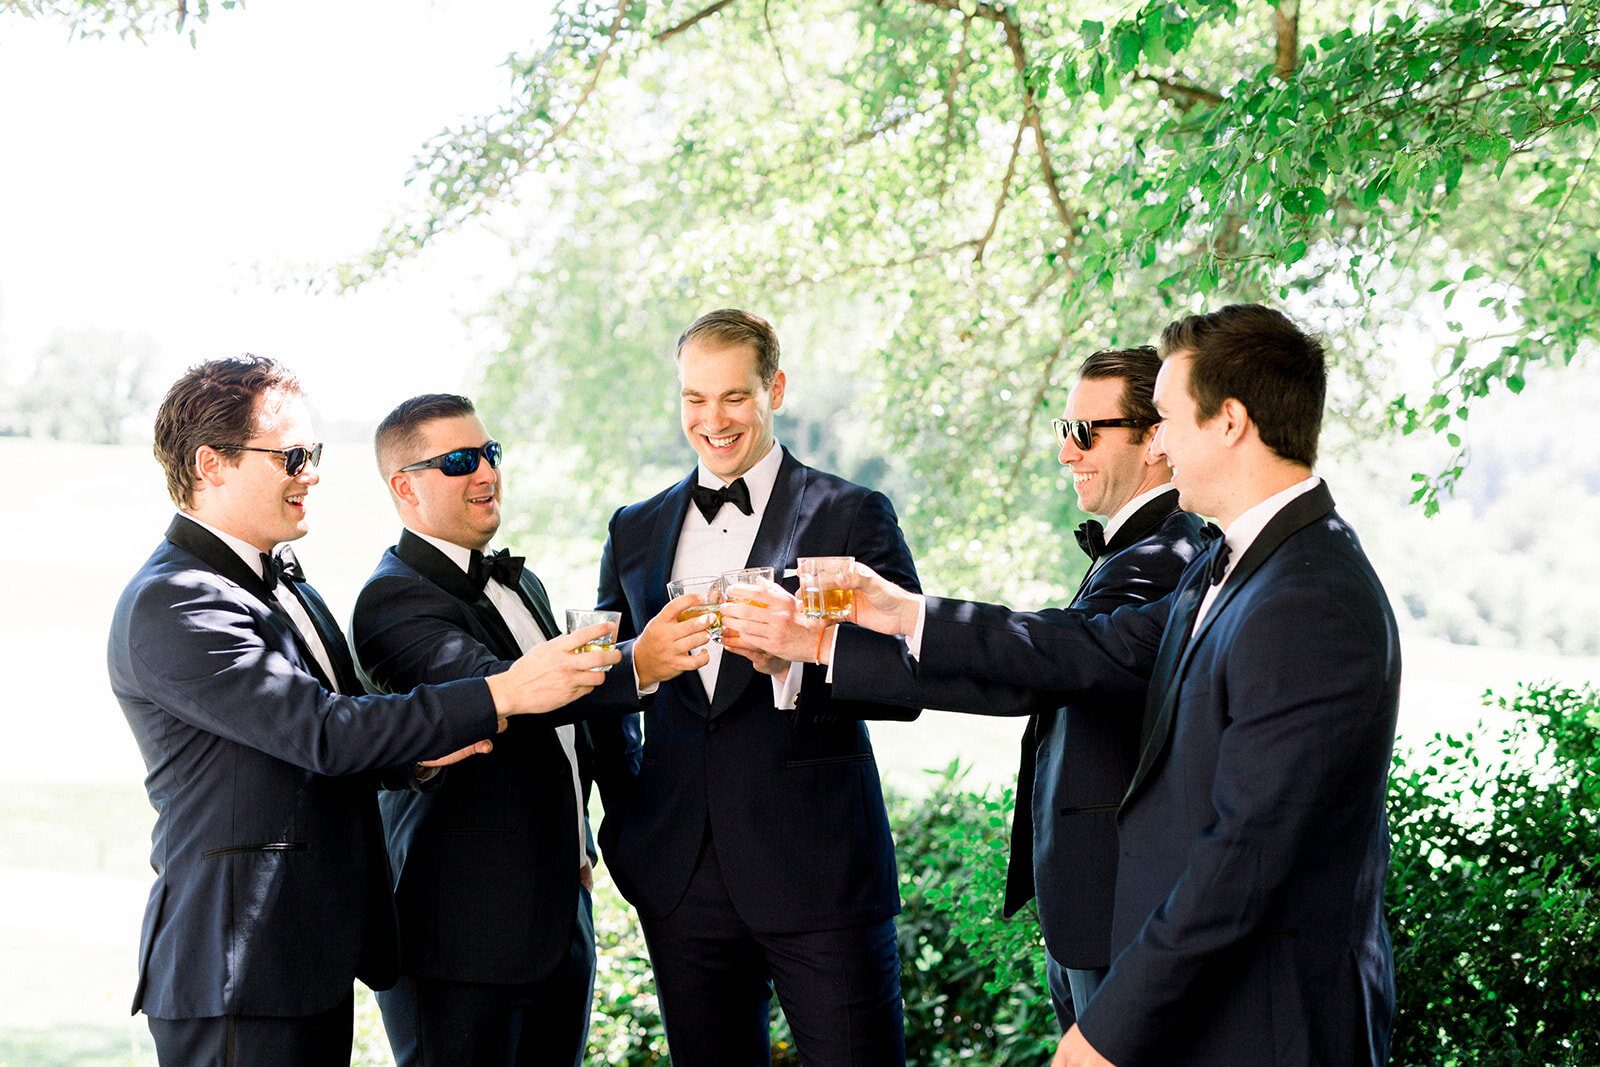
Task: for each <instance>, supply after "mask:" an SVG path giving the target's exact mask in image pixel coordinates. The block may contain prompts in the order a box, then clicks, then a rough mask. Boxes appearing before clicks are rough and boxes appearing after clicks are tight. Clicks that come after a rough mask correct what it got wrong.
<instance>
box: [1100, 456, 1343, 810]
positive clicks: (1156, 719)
mask: <svg viewBox="0 0 1600 1067" xmlns="http://www.w3.org/2000/svg"><path fill="white" fill-rule="evenodd" d="M1332 510H1333V494H1332V493H1330V492H1329V491H1328V485H1327V483H1326V482H1323V483H1321V484H1319V485H1318V486H1317V487H1316V488H1315V489H1312V490H1311V491H1310V492H1308V493H1304V494H1302V495H1301V496H1298V497H1296V498H1295V499H1293V500H1291V501H1289V503H1288V504H1287V505H1285V506H1284V508H1283V510H1281V511H1279V512H1278V513H1277V514H1276V515H1274V516H1273V517H1272V519H1271V520H1270V521H1269V522H1268V523H1267V525H1266V526H1265V527H1263V528H1262V530H1261V533H1260V534H1258V535H1257V536H1256V539H1255V540H1254V541H1252V542H1251V543H1250V547H1249V548H1247V549H1246V550H1245V553H1244V555H1243V556H1241V557H1240V558H1239V563H1238V565H1237V566H1235V567H1234V569H1233V573H1232V574H1230V575H1228V579H1227V581H1225V582H1224V583H1223V585H1222V589H1221V591H1220V592H1218V594H1217V599H1216V600H1214V601H1212V602H1211V608H1210V610H1208V611H1207V612H1206V617H1205V618H1204V619H1202V620H1201V621H1200V625H1199V627H1195V625H1194V617H1195V614H1196V613H1197V612H1198V611H1199V610H1200V602H1201V600H1203V599H1204V598H1205V592H1206V582H1205V579H1204V578H1203V577H1202V575H1204V573H1205V567H1204V566H1200V567H1198V573H1197V574H1196V575H1195V576H1194V580H1193V581H1191V582H1189V583H1188V584H1186V585H1185V586H1184V587H1183V593H1182V594H1179V595H1180V597H1181V598H1182V599H1180V601H1178V602H1176V603H1174V605H1173V607H1174V611H1173V614H1172V615H1171V616H1170V617H1169V618H1168V620H1167V627H1166V630H1165V631H1163V633H1162V635H1161V648H1160V649H1159V650H1158V651H1157V653H1156V666H1155V670H1154V671H1152V672H1151V675H1150V690H1149V696H1148V698H1147V700H1146V703H1145V718H1144V725H1143V727H1142V728H1141V737H1140V742H1141V747H1140V753H1139V769H1138V770H1137V771H1135V772H1134V775H1133V782H1132V784H1130V785H1129V786H1128V792H1127V794H1126V795H1125V798H1124V799H1126V797H1128V796H1132V795H1133V794H1134V792H1135V791H1136V790H1137V789H1138V788H1139V786H1140V784H1141V783H1142V782H1143V781H1144V779H1145V778H1146V777H1147V776H1148V775H1149V773H1150V770H1151V768H1152V767H1153V766H1154V765H1155V762H1156V759H1157V758H1158V757H1159V756H1160V755H1161V752H1162V750H1163V749H1165V748H1166V745H1167V740H1168V738H1169V737H1170V736H1171V733H1172V720H1173V716H1174V715H1175V714H1176V712H1177V705H1178V690H1179V683H1180V681H1181V680H1182V678H1183V673H1184V671H1185V670H1187V669H1188V666H1189V661H1190V660H1191V659H1192V658H1193V657H1194V650H1195V648H1196V647H1197V646H1198V645H1199V643H1200V639H1201V638H1202V637H1204V636H1205V634H1206V631H1208V630H1209V629H1210V628H1211V624H1212V623H1213V622H1215V621H1216V619H1217V616H1218V615H1219V614H1221V612H1222V609H1223V608H1224V607H1226V606H1227V604H1228V602H1229V601H1231V600H1232V599H1233V598H1234V597H1235V596H1237V595H1238V593H1239V590H1240V589H1241V588H1242V587H1243V586H1244V584H1245V582H1246V581H1248V580H1249V578H1250V576H1251V575H1253V574H1254V573H1255V572H1256V571H1257V570H1259V569H1260V568H1261V565H1262V564H1263V563H1265V562H1266V561H1267V559H1268V558H1269V557H1270V556H1271V555H1272V553H1273V552H1275V551H1277V549H1278V546H1279V545H1281V544H1283V543H1284V542H1285V541H1286V540H1288V539H1289V537H1290V536H1291V535H1292V534H1294V533H1295V532H1296V531H1298V530H1301V529H1304V528H1305V527H1306V526H1309V525H1310V524H1311V523H1313V522H1316V521H1317V520H1318V519H1320V518H1322V517H1323V516H1325V515H1327V514H1328V513H1329V512H1330V511H1332ZM1207 558H1209V556H1208V554H1205V553H1202V554H1201V555H1200V556H1199V557H1198V560H1197V563H1199V562H1200V561H1204V560H1206V559H1207ZM1191 596H1192V598H1193V600H1192V603H1191V602H1188V598H1189V597H1191ZM1180 610H1181V611H1182V614H1181V615H1180V614H1179V612H1180ZM1191 629H1192V630H1194V635H1193V636H1192V637H1191V636H1189V631H1190V630H1191Z"/></svg>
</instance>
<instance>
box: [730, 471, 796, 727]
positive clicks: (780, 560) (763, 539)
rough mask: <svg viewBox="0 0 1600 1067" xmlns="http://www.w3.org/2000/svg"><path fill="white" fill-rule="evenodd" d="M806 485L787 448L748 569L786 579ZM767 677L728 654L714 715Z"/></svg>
mask: <svg viewBox="0 0 1600 1067" xmlns="http://www.w3.org/2000/svg"><path fill="white" fill-rule="evenodd" d="M805 486H806V468H805V466H804V465H803V464H801V463H800V461H799V460H797V459H795V458H794V457H793V456H791V455H790V454H789V450H788V449H787V448H786V449H784V450H783V462H782V463H781V464H780V465H779V467H778V477H777V480H776V481H774V482H773V483H772V495H771V496H770V497H768V498H767V507H766V510H765V511H763V512H762V513H761V525H760V527H758V528H757V530H756V539H755V543H754V544H752V545H751V546H750V555H749V557H748V558H747V559H746V560H745V566H746V567H771V568H772V573H773V577H774V579H775V580H777V581H779V582H781V581H782V580H783V572H784V571H785V570H786V569H788V566H789V561H790V560H791V559H792V558H793V548H794V538H795V532H796V530H798V529H799V526H800V512H801V508H802V504H803V502H804V500H805ZM764 677H765V675H760V674H759V672H757V671H756V668H755V664H753V663H751V662H750V661H749V660H747V659H745V658H744V657H743V656H740V655H736V654H734V653H732V652H727V651H724V652H723V653H722V666H721V667H719V668H718V669H717V692H716V695H715V696H714V697H713V698H712V700H711V714H713V715H720V714H721V713H722V712H724V711H727V710H728V708H729V707H731V706H732V705H733V702H734V701H735V700H737V699H739V696H740V694H742V693H743V692H744V691H745V690H746V689H747V688H749V687H750V685H751V683H752V682H755V681H757V680H759V679H761V678H764Z"/></svg>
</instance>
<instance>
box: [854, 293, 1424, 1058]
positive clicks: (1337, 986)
mask: <svg viewBox="0 0 1600 1067" xmlns="http://www.w3.org/2000/svg"><path fill="white" fill-rule="evenodd" d="M1160 350H1161V353H1162V356H1163V362H1162V366H1161V373H1160V375H1159V376H1158V378H1157V381H1156V390H1155V400H1156V408H1157V410H1158V411H1159V412H1160V414H1161V417H1162V422H1161V429H1160V430H1159V431H1158V434H1157V438H1156V447H1157V449H1158V451H1160V452H1161V453H1162V454H1164V455H1165V456H1166V457H1167V458H1168V460H1169V461H1170V462H1171V464H1172V470H1173V483H1174V484H1175V485H1176V486H1177V487H1178V496H1179V501H1180V503H1181V504H1182V506H1183V507H1185V508H1187V509H1189V510H1191V511H1195V512H1199V513H1202V514H1208V515H1212V516H1214V517H1215V518H1216V519H1217V521H1218V522H1219V523H1220V524H1221V526H1222V529H1223V536H1222V538H1221V539H1220V540H1219V541H1218V542H1217V543H1216V544H1214V545H1213V546H1212V547H1211V549H1209V550H1208V551H1207V553H1206V554H1205V555H1203V556H1201V557H1199V558H1198V559H1196V560H1195V562H1194V563H1193V564H1191V565H1190V567H1189V568H1188V570H1186V571H1185V572H1184V575H1183V577H1182V578H1181V579H1180V580H1179V583H1178V586H1177V588H1176V589H1175V590H1174V591H1173V592H1172V593H1171V594H1169V595H1168V596H1166V597H1163V598H1162V599H1161V600H1158V601H1155V602H1154V603H1151V604H1142V605H1130V606H1127V607H1123V608H1119V609H1118V610H1117V611H1115V612H1113V613H1111V614H1110V615H1086V614H1083V613H1080V612H1074V611H1057V612H1049V611H1046V612H1040V613H1036V614H1030V613H1015V612H1011V611H1009V610H1008V609H1006V608H1002V607H999V606H997V605H989V604H972V603H967V602H962V601H947V600H940V599H938V598H933V597H929V598H923V597H921V596H919V595H916V594H911V593H908V592H905V591H902V590H898V589H895V588H894V587H893V586H892V585H891V584H889V583H886V582H884V581H882V580H881V579H878V578H875V577H873V576H871V575H869V574H865V573H859V574H855V575H853V576H851V582H850V584H852V585H854V586H855V587H856V589H857V592H856V600H855V603H856V619H857V621H858V622H861V623H863V624H865V625H868V626H871V627H872V628H873V629H877V630H879V631H881V632H885V633H900V634H910V635H913V636H914V638H916V639H920V641H921V648H922V653H923V655H922V660H921V663H920V669H921V671H922V672H923V673H924V674H925V675H945V674H955V675H963V676H966V675H970V676H976V677H981V678H988V679H991V680H997V681H998V680H1004V681H1008V682H1011V683H1013V684H1017V685H1022V686H1030V687H1037V688H1041V689H1055V690H1059V691H1061V692H1063V693H1066V694H1069V695H1072V696H1077V695H1082V694H1087V693H1095V692H1106V691H1121V692H1127V693H1137V692H1141V691H1143V690H1145V689H1146V688H1148V699H1147V701H1146V704H1145V720H1144V728H1143V735H1144V737H1145V743H1144V745H1143V749H1142V752H1141V755H1140V759H1139V765H1138V767H1137V769H1136V770H1135V771H1134V777H1133V783H1132V785H1131V786H1130V787H1129V789H1128V793H1127V795H1126V796H1125V797H1124V798H1123V800H1122V803H1121V805H1120V806H1119V808H1118V810H1117V825H1118V834H1119V839H1120V842H1121V852H1122V854H1121V858H1120V862H1119V864H1118V867H1117V888H1116V908H1115V917H1114V919H1113V922H1112V946H1111V947H1112V953H1113V956H1112V964H1111V970H1110V972H1109V973H1108V974H1107V975H1106V978H1105V981H1104V982H1103V983H1102V984H1101V986H1100V989H1099V991H1098V992H1097V993H1096V994H1095V996H1094V999H1093V1000H1092V1001H1091V1002H1090V1003H1089V1005H1088V1007H1087V1009H1086V1010H1085V1011H1084V1012H1083V1014H1082V1015H1081V1016H1080V1017H1079V1019H1078V1023H1077V1025H1075V1026H1074V1027H1073V1028H1072V1029H1071V1030H1069V1031H1068V1032H1067V1035H1066V1036H1065V1037H1064V1038H1063V1039H1062V1041H1061V1043H1060V1045H1059V1046H1058V1048H1057V1050H1056V1055H1055V1059H1054V1060H1053V1061H1052V1062H1053V1063H1054V1064H1055V1065H1057V1067H1105V1065H1106V1064H1115V1065H1118V1067H1142V1065H1157V1064H1160V1065H1175V1067H1182V1065H1186V1064H1194V1065H1197V1067H1199V1065H1209V1064H1261V1063H1273V1064H1335V1063H1337V1064H1366V1065H1374V1067H1376V1065H1381V1064H1384V1063H1387V1062H1388V1058H1389V1035H1390V1027H1391V1023H1392V1019H1393V1013H1394V962H1393V959H1392V956H1391V953H1390V947H1389V935H1388V931H1387V929H1386V927H1385V925H1384V920H1383V885H1384V876H1385V870H1386V867H1387V865H1388V860H1389V833H1388V824H1387V821H1386V817H1385V813H1384V796H1385V792H1386V779H1387V774H1388V769H1389V758H1390V753H1391V750H1392V749H1393V746H1394V727H1395V711H1396V707H1397V704H1398V700H1399V689H1400V644H1399V638H1398V635H1397V633H1396V628H1395V619H1394V613H1393V612H1392V611H1391V609H1390V607H1389V602H1388V598H1387V597H1386V596H1385V594H1384V591H1383V586H1382V584H1381V583H1380V582H1379V581H1378V577H1377V575H1376V574H1375V573H1373V570H1372V567H1371V565H1370V564H1369V563H1368V562H1367V558H1366V556H1365V555H1364V554H1363V552H1362V550H1361V545H1360V543H1359V541H1358V540H1357V539H1356V535H1355V532H1354V531H1353V530H1352V529H1351V528H1350V526H1349V525H1348V524H1347V523H1346V522H1345V521H1344V520H1343V519H1342V518H1340V517H1339V515H1338V513H1337V512H1335V511H1334V510H1333V497H1332V495H1331V494H1330V493H1329V491H1328V487H1327V485H1326V484H1325V483H1323V481H1322V480H1321V479H1320V478H1318V477H1317V476H1315V475H1314V474H1312V465H1313V464H1314V463H1315V461H1316V456H1317V439H1318V436H1319V433H1320V429H1321V425H1322V409H1323V402H1324V396H1325V393H1326V388H1327V370H1326V364H1325V361H1324V355H1323V350H1322V345H1321V344H1320V343H1319V342H1318V341H1317V340H1316V339H1315V338H1313V337H1310V336H1308V335H1306V334H1305V333H1304V332H1302V331H1301V330H1300V329H1299V328H1298V327H1297V326H1295V324H1294V323H1292V322H1291V321H1290V320H1289V319H1288V318H1287V317H1285V316H1284V315H1283V314H1281V313H1279V312H1277V311H1273V310H1271V309H1269V308H1264V307H1261V306H1259V305H1248V304H1247V305H1232V306H1229V307H1225V308H1222V309H1221V310H1219V311H1215V312H1212V313H1211V314H1208V315H1192V316H1189V317H1188V318H1185V319H1180V320H1179V321H1177V322H1174V323H1172V324H1171V325H1170V326H1168V327H1167V329H1166V331H1165V332H1164V333H1163V334H1162V337H1161V348H1160ZM858 636H864V637H870V636H871V635H863V634H862V631H861V630H860V628H859V627H856V628H847V627H841V628H840V633H839V639H838V642H837V646H836V647H835V649H834V650H833V657H832V658H833V663H834V672H835V688H836V689H838V688H839V687H840V684H841V683H840V679H842V678H844V677H847V676H849V675H851V674H852V673H853V672H852V668H851V664H852V663H853V662H854V653H855V651H856V649H855V647H854V646H855V644H856V638H857V637H858Z"/></svg>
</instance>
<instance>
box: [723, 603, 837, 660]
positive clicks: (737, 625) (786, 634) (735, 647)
mask: <svg viewBox="0 0 1600 1067" xmlns="http://www.w3.org/2000/svg"><path fill="white" fill-rule="evenodd" d="M724 596H725V599H724V600H723V602H722V647H723V648H725V649H727V650H728V651H729V652H734V653H737V654H738V655H741V656H743V657H745V658H746V659H748V660H750V661H751V662H752V663H754V664H755V665H756V669H757V670H758V671H761V672H762V673H763V674H774V675H776V674H782V673H783V672H784V671H787V670H788V669H789V664H791V663H815V662H817V641H818V638H819V637H820V636H821V633H822V627H823V623H822V620H820V619H813V618H810V617H809V616H807V615H806V613H805V611H804V610H803V609H802V608H801V606H800V601H799V600H797V599H795V597H794V596H793V595H792V594H790V593H789V591H788V590H786V589H784V588H783V586H781V585H779V584H777V583H776V582H761V583H759V584H750V585H731V586H729V587H728V589H727V591H726V593H725V594H724Z"/></svg>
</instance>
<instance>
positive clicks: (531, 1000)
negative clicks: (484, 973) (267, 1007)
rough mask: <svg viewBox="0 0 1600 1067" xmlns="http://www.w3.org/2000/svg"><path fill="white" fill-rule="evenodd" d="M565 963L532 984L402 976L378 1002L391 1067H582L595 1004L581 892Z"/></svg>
mask: <svg viewBox="0 0 1600 1067" xmlns="http://www.w3.org/2000/svg"><path fill="white" fill-rule="evenodd" d="M578 898H579V899H578V921H577V922H575V923H573V924H572V928H573V933H572V947H571V951H570V952H569V953H568V955H567V957H566V959H565V960H563V961H562V963H561V964H560V965H559V966H557V967H556V969H555V970H554V971H553V972H551V973H550V974H548V975H546V976H545V977H543V978H540V979H538V980H537V981H533V982H521V983H517V984H511V985H508V984H501V983H489V982H446V981H440V980H437V979H431V978H413V977H411V976H409V975H402V976H401V977H400V980H399V981H398V982H397V983H395V987H394V988H393V989H390V990H386V991H385V992H382V993H379V994H378V1006H379V1007H380V1008H381V1009H382V1010H383V1027H384V1029H385V1030H386V1031H388V1034H389V1045H390V1047H391V1048H392V1049H393V1050H394V1058H395V1065H396V1067H582V1064H583V1057H584V1050H585V1046H586V1045H587V1044H588V1041H589V1008H590V1004H591V1003H592V1001H593V998H594V976H595V949H594V904H593V901H592V899H591V898H590V896H589V891H588V890H587V889H583V888H580V889H579V891H578Z"/></svg>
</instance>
